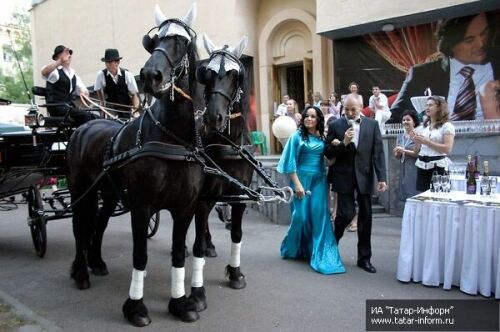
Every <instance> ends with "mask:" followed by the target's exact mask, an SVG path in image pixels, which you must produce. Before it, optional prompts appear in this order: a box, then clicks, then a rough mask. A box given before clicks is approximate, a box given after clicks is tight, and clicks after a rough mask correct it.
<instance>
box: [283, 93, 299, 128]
mask: <svg viewBox="0 0 500 332" xmlns="http://www.w3.org/2000/svg"><path fill="white" fill-rule="evenodd" d="M286 115H288V116H289V117H291V118H292V119H294V120H295V122H296V123H297V125H299V124H300V119H301V114H300V112H299V106H298V105H297V102H296V101H295V100H294V99H288V101H287V102H286Z"/></svg>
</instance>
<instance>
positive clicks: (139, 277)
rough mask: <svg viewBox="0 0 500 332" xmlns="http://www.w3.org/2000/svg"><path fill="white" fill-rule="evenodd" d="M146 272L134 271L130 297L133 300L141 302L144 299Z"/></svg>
mask: <svg viewBox="0 0 500 332" xmlns="http://www.w3.org/2000/svg"><path fill="white" fill-rule="evenodd" d="M145 277H146V271H139V270H136V269H133V270H132V282H131V283H130V290H129V292H128V296H129V297H130V298H131V299H132V300H140V299H142V297H143V290H144V278H145Z"/></svg>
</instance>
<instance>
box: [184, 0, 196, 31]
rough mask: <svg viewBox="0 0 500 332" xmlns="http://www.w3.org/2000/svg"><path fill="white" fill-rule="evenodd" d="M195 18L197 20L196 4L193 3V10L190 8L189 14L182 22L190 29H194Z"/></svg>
mask: <svg viewBox="0 0 500 332" xmlns="http://www.w3.org/2000/svg"><path fill="white" fill-rule="evenodd" d="M195 18H196V2H193V4H192V5H191V8H189V11H188V13H187V14H186V16H185V17H184V18H183V19H182V21H183V22H184V23H186V25H187V26H188V27H192V26H193V22H194V19H195Z"/></svg>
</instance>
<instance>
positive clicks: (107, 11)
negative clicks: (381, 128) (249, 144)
mask: <svg viewBox="0 0 500 332" xmlns="http://www.w3.org/2000/svg"><path fill="white" fill-rule="evenodd" d="M156 3H157V1H152V0H142V1H137V0H130V1H125V0H114V1H98V0H85V1H82V0H75V1H67V0H34V1H33V8H32V10H31V12H32V16H31V17H32V39H33V63H34V66H35V69H34V73H35V78H34V79H35V83H36V84H43V82H42V80H41V77H40V75H39V72H40V68H41V67H42V66H43V65H44V64H46V63H48V62H49V61H50V60H51V58H50V57H51V55H52V52H53V49H54V47H55V46H56V45H59V44H63V45H66V46H67V47H70V48H72V49H73V50H74V55H73V57H74V59H73V64H72V65H73V67H74V68H75V69H76V71H77V73H78V74H79V75H80V76H81V77H82V79H83V81H84V82H85V83H86V85H88V86H90V85H93V83H94V80H95V76H96V72H97V71H98V70H100V69H102V68H103V67H104V66H103V64H102V62H101V61H100V58H101V57H102V56H103V54H104V50H105V49H106V48H118V49H119V50H120V54H121V56H123V60H122V66H123V67H125V68H128V69H129V70H130V71H131V72H132V73H133V74H135V75H137V74H138V73H139V71H140V68H141V66H142V65H143V64H144V62H145V61H146V59H147V58H148V53H147V52H146V51H145V50H144V49H143V48H142V45H141V39H142V36H143V35H144V34H145V33H146V32H147V31H149V29H150V28H151V27H153V26H154V15H153V8H154V6H155V4H156ZM159 5H160V8H161V9H162V10H163V12H164V14H165V15H166V16H167V17H178V18H179V17H183V16H184V15H185V14H186V13H187V11H188V9H189V7H190V5H191V1H171V0H164V1H162V2H159ZM197 7H198V15H197V18H196V20H195V24H194V26H193V28H194V30H195V31H196V32H197V33H198V35H199V36H201V34H202V33H206V34H207V35H208V36H209V37H210V39H211V40H212V41H213V42H214V43H215V44H216V45H223V44H229V45H232V44H235V43H236V42H238V41H239V40H240V38H241V37H242V36H243V35H247V36H248V39H249V43H248V46H247V48H246V50H245V51H244V54H245V55H246V56H248V57H249V58H250V59H251V64H252V66H251V67H252V76H253V91H252V92H251V93H252V94H253V97H254V98H253V100H255V104H254V107H253V111H254V112H255V118H256V123H255V125H254V126H255V128H254V129H256V130H259V131H262V132H264V134H265V135H266V137H267V138H268V141H267V144H269V145H270V146H271V151H272V152H276V151H277V150H279V144H277V143H276V140H275V139H274V137H273V135H272V133H271V129H270V128H271V123H272V121H273V120H274V109H275V108H276V106H277V104H279V103H280V100H281V96H282V95H283V94H289V95H291V97H292V98H294V99H296V100H297V101H298V102H299V106H301V107H303V105H304V103H306V102H308V101H310V100H311V97H312V94H313V92H316V91H317V92H320V93H321V94H322V96H323V97H324V98H326V97H327V96H328V95H329V94H330V93H331V92H334V91H336V92H337V93H338V94H339V95H341V94H343V93H346V91H345V90H346V87H345V86H343V84H341V82H345V81H348V80H349V73H347V72H346V71H344V72H342V68H341V67H340V66H338V64H337V56H336V43H337V41H339V42H340V41H344V40H348V38H350V37H356V36H361V35H364V34H369V33H375V32H379V31H382V30H387V29H397V28H400V27H405V26H411V25H415V24H421V23H427V22H432V21H436V20H438V19H440V18H446V17H454V16H460V15H465V14H467V13H471V12H480V11H487V10H493V9H497V8H498V7H499V2H498V1H491V0H482V1H478V0H476V1H473V0H422V1H417V2H415V1H411V0H399V1H390V2H389V1H370V0H355V1H347V0H266V1H264V0H221V1H213V0H199V1H197ZM198 44H199V45H198V50H199V53H200V57H201V58H204V57H206V56H207V55H206V53H205V50H204V49H203V47H202V41H201V38H198ZM339 73H342V75H344V78H342V77H340V76H341V75H340V74H339ZM401 75H403V77H404V73H402V74H401ZM341 78H342V79H341Z"/></svg>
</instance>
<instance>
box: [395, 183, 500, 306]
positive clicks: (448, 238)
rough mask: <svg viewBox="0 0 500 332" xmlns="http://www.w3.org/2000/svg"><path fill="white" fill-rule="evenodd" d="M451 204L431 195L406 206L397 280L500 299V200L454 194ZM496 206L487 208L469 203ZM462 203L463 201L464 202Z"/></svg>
mask: <svg viewBox="0 0 500 332" xmlns="http://www.w3.org/2000/svg"><path fill="white" fill-rule="evenodd" d="M450 196H451V197H452V198H453V200H451V201H444V200H443V201H434V200H425V201H422V200H419V198H420V199H425V197H429V198H432V197H434V198H436V197H441V198H442V197H444V196H443V194H440V196H437V195H436V194H433V193H430V192H428V191H427V192H425V193H422V194H420V195H417V196H415V197H413V198H411V199H408V200H407V201H406V205H405V210H404V215H403V224H402V229H401V243H400V248H399V259H398V270H397V279H398V280H400V281H404V282H408V281H411V280H413V281H415V282H422V283H423V284H424V285H428V286H439V285H441V284H442V285H443V288H444V289H450V288H451V286H452V285H454V286H459V287H460V290H462V291H463V292H465V293H468V294H477V293H480V294H482V295H484V296H488V297H489V296H491V295H492V293H495V298H496V299H500V263H499V261H500V207H499V206H500V205H499V204H500V200H499V199H498V194H497V198H491V197H489V198H484V197H480V196H479V195H466V194H465V193H462V192H452V193H451V194H448V197H450ZM470 199H473V200H476V201H481V202H490V203H493V205H492V206H486V205H481V204H474V203H467V202H465V204H463V203H464V200H470ZM460 200H462V201H461V202H460Z"/></svg>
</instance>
